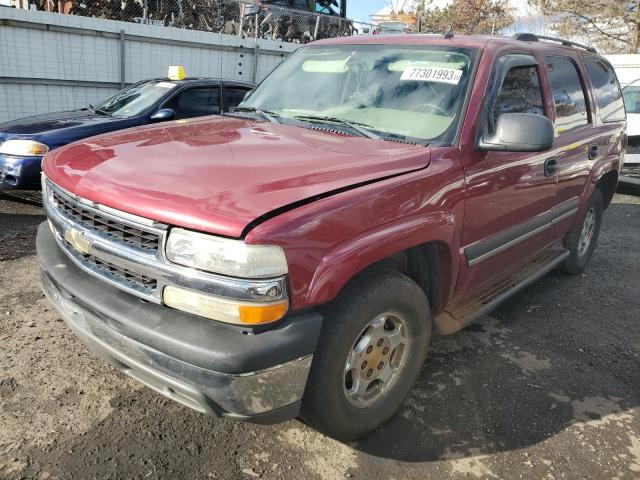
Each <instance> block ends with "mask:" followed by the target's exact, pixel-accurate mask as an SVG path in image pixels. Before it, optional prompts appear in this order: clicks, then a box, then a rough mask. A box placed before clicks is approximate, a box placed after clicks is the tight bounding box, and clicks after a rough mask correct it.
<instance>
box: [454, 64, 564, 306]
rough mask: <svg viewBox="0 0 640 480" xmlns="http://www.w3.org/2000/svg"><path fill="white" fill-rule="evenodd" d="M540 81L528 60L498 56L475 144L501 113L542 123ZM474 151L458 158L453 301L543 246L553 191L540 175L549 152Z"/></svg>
mask: <svg viewBox="0 0 640 480" xmlns="http://www.w3.org/2000/svg"><path fill="white" fill-rule="evenodd" d="M541 78H542V77H541V74H540V69H539V68H538V62H537V60H536V58H535V57H534V56H533V55H530V54H524V53H517V54H507V55H503V56H502V57H499V58H498V59H497V60H496V62H495V64H494V71H493V72H492V76H491V79H490V84H489V87H488V90H487V91H488V92H489V94H488V95H487V100H486V103H485V108H483V113H482V116H481V119H480V120H479V121H478V132H477V136H478V138H480V136H481V135H483V134H485V133H492V132H493V128H494V126H495V123H496V120H497V118H498V117H499V116H500V114H502V113H534V114H539V115H546V116H549V115H548V113H549V112H548V106H547V107H545V98H544V95H543V88H542V82H541ZM474 147H475V146H473V147H469V151H468V152H464V151H463V154H462V159H463V165H464V169H465V181H466V201H465V217H464V228H463V233H462V242H461V244H462V249H463V252H464V255H463V261H462V262H461V270H460V275H459V281H458V284H457V287H456V297H458V298H459V297H460V296H464V295H465V294H467V293H472V292H474V291H476V290H478V289H481V288H482V287H483V286H486V285H487V284H490V283H492V282H494V281H495V280H496V279H497V278H498V277H499V276H500V275H501V274H503V273H505V272H507V271H508V270H509V269H510V268H512V267H517V266H518V265H521V264H523V263H524V262H525V261H526V260H527V259H528V258H530V257H532V256H533V255H535V254H536V253H538V252H539V251H540V250H542V249H543V248H544V247H546V246H547V244H548V241H549V233H548V227H549V226H550V223H549V221H548V218H547V217H548V214H547V212H549V210H550V209H551V208H552V207H553V205H554V201H555V197H556V190H557V178H556V174H555V172H554V171H551V170H549V169H546V168H545V162H546V161H547V159H548V158H550V157H551V154H550V152H536V153H531V152H523V153H521V152H496V151H490V152H480V151H478V150H477V149H475V148H474Z"/></svg>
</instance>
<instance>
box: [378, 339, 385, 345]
mask: <svg viewBox="0 0 640 480" xmlns="http://www.w3.org/2000/svg"><path fill="white" fill-rule="evenodd" d="M383 343H384V342H383V341H382V339H380V340H378V346H379V347H381V346H382V344H383Z"/></svg>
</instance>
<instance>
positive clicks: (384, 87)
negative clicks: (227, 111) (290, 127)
mask: <svg viewBox="0 0 640 480" xmlns="http://www.w3.org/2000/svg"><path fill="white" fill-rule="evenodd" d="M474 57H475V51H474V50H470V49H459V48H451V47H437V46H414V45H411V46H402V45H340V46H317V47H308V48H304V49H301V50H298V52H296V53H295V54H293V55H292V56H291V57H289V59H287V60H286V61H285V62H283V63H282V64H281V65H280V66H279V67H278V68H276V70H274V72H273V73H271V75H269V76H268V77H267V78H266V79H265V81H264V82H262V84H260V86H258V87H257V88H256V90H255V91H254V92H253V94H251V96H250V97H249V98H248V99H246V100H245V101H244V102H243V103H242V104H241V107H247V108H259V109H261V110H264V111H269V112H272V113H275V114H277V115H279V116H280V119H281V120H286V119H288V118H289V119H295V117H302V116H307V117H309V116H315V117H330V118H334V119H338V120H342V121H346V122H352V123H354V124H358V125H360V126H365V127H367V128H368V129H370V130H372V131H375V132H376V133H378V134H380V135H381V136H382V138H384V134H389V135H394V136H401V137H405V138H407V139H416V140H418V141H419V143H429V142H433V141H440V142H445V143H450V142H451V140H452V139H453V137H454V136H455V133H456V130H457V127H458V123H459V122H460V115H461V111H462V105H463V103H464V98H465V95H466V92H467V88H468V85H469V76H470V71H471V66H472V64H473V59H474Z"/></svg>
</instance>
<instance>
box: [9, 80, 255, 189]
mask: <svg viewBox="0 0 640 480" xmlns="http://www.w3.org/2000/svg"><path fill="white" fill-rule="evenodd" d="M253 87H254V85H253V84H251V83H246V82H239V81H221V80H215V79H204V78H193V79H183V80H170V79H168V78H159V79H153V80H146V81H143V82H140V83H136V84H134V85H132V86H131V87H129V88H126V89H124V90H121V91H120V92H118V93H116V94H115V95H113V96H111V97H109V98H108V99H107V100H105V101H104V102H102V103H101V104H100V105H97V106H95V107H94V106H92V105H90V106H88V107H87V108H81V109H79V110H71V111H66V112H57V113H48V114H43V115H34V116H32V117H27V118H22V119H20V120H14V121H12V122H7V123H2V124H0V190H10V189H11V190H15V189H21V190H33V189H38V188H40V163H41V160H42V156H43V155H44V154H45V153H47V152H48V151H49V150H53V149H54V148H58V147H61V146H63V145H66V144H68V143H71V142H74V141H76V140H80V139H83V138H87V137H91V136H93V135H98V134H100V133H107V132H112V131H115V130H122V129H124V128H130V127H137V126H139V125H145V124H148V123H153V122H161V121H166V120H178V119H182V118H190V117H198V116H202V115H213V114H219V113H223V112H229V111H233V109H234V107H235V106H236V105H238V104H239V103H240V102H241V101H242V99H243V98H244V96H245V95H246V94H247V92H249V91H250V90H251V89H253Z"/></svg>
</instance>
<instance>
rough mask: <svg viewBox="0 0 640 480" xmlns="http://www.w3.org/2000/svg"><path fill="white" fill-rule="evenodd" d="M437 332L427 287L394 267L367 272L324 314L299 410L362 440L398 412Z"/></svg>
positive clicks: (339, 434) (330, 430)
mask: <svg viewBox="0 0 640 480" xmlns="http://www.w3.org/2000/svg"><path fill="white" fill-rule="evenodd" d="M430 340H431V312H430V309H429V302H428V300H427V297H426V295H425V294H424V292H423V290H422V289H421V288H420V287H419V286H418V285H417V284H416V283H415V282H414V281H412V280H411V279H410V278H408V277H407V276H405V275H402V274H401V273H398V272H396V271H393V270H378V271H373V272H369V273H365V274H363V275H361V276H360V277H359V278H357V279H356V280H354V281H353V282H352V283H351V284H350V285H348V286H347V287H346V288H345V290H344V292H343V293H341V295H340V296H339V297H338V299H336V301H335V302H334V303H333V304H332V305H331V307H330V308H329V309H328V311H327V312H326V315H325V324H324V326H323V329H322V333H321V337H320V341H319V344H318V348H317V349H316V353H315V354H314V358H313V364H312V366H311V372H310V373H309V380H308V382H307V388H306V391H305V394H304V398H303V400H302V413H301V416H302V418H303V420H305V421H306V422H307V423H308V424H310V425H311V426H312V427H314V428H315V429H317V430H319V431H320V432H322V433H324V434H326V435H328V436H330V437H333V438H336V439H338V440H341V441H352V440H356V439H358V438H360V437H362V436H364V435H366V434H367V433H369V432H371V431H373V430H375V429H376V428H378V427H380V426H381V425H382V424H384V423H385V422H387V421H388V420H389V419H390V418H391V417H393V415H394V414H395V413H396V411H397V410H398V408H400V406H401V405H402V403H403V402H404V400H405V398H406V397H407V395H408V394H409V392H410V391H411V388H412V387H413V384H414V383H415V381H416V380H417V378H418V376H419V374H420V371H421V369H422V365H423V364H424V360H425V358H426V355H427V351H428V348H429V343H430Z"/></svg>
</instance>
